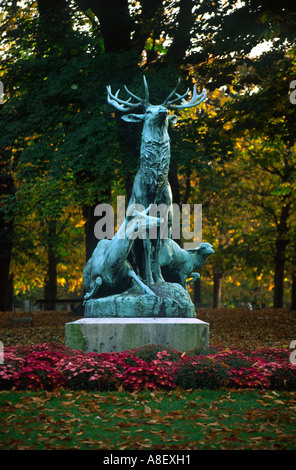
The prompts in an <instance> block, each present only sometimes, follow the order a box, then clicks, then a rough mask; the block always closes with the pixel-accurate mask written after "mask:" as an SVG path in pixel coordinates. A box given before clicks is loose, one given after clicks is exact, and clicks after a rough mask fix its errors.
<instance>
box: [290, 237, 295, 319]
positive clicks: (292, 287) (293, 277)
mask: <svg viewBox="0 0 296 470" xmlns="http://www.w3.org/2000/svg"><path fill="white" fill-rule="evenodd" d="M290 309H291V310H296V242H295V245H294V261H293V266H292V282H291V306H290Z"/></svg>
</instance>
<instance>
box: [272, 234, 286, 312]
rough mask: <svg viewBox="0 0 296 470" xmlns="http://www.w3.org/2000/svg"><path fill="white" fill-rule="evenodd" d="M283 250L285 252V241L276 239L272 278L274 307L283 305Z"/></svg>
mask: <svg viewBox="0 0 296 470" xmlns="http://www.w3.org/2000/svg"><path fill="white" fill-rule="evenodd" d="M285 252H286V242H285V241H282V240H278V241H277V242H276V253H275V257H274V278H273V282H274V291H273V306H274V308H282V307H283V299H284V273H285Z"/></svg>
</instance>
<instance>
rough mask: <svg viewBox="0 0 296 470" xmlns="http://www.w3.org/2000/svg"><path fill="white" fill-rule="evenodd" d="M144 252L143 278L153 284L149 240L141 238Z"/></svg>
mask: <svg viewBox="0 0 296 470" xmlns="http://www.w3.org/2000/svg"><path fill="white" fill-rule="evenodd" d="M143 243H144V253H145V278H146V282H147V284H154V280H153V276H152V270H151V241H150V240H149V239H147V238H146V240H143Z"/></svg>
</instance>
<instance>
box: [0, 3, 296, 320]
mask: <svg viewBox="0 0 296 470" xmlns="http://www.w3.org/2000/svg"><path fill="white" fill-rule="evenodd" d="M0 21H1V25H0V31H1V39H0V54H1V68H0V80H1V81H2V83H3V86H4V99H3V103H2V104H0V167H1V176H0V201H1V208H0V234H1V235H0V257H1V263H0V310H1V311H10V310H11V309H12V302H13V299H17V300H22V299H29V300H33V301H36V300H38V299H42V298H43V299H48V300H52V301H53V300H55V299H76V298H82V296H83V281H82V272H83V268H84V266H85V263H86V260H87V259H88V258H89V257H90V255H91V253H92V251H93V249H94V247H95V246H96V243H97V242H98V240H97V239H96V238H95V236H94V226H95V223H96V222H97V221H98V217H96V216H95V215H94V208H95V207H96V206H97V205H98V204H101V203H108V204H112V205H113V207H114V210H116V197H117V196H118V195H124V196H126V198H127V200H128V198H129V196H130V192H131V188H132V182H133V178H134V176H135V174H136V171H137V168H138V165H139V152H140V138H141V125H139V124H130V123H125V122H124V121H123V120H122V119H121V115H120V113H118V112H114V109H112V107H111V106H110V105H108V103H107V91H106V86H107V85H111V87H112V90H113V91H116V90H117V89H121V96H122V98H123V99H126V98H127V95H126V94H125V91H124V88H123V85H126V86H127V87H128V88H129V90H131V91H132V92H134V93H135V94H136V95H138V96H142V94H143V92H144V90H143V74H145V76H146V78H147V81H148V84H149V90H150V99H151V102H152V103H155V104H156V103H161V102H162V101H164V99H165V98H166V97H167V95H168V94H169V93H170V92H171V91H172V90H173V89H174V87H175V85H176V83H177V80H178V78H179V77H181V79H182V82H181V87H180V93H182V92H183V93H184V92H185V91H186V89H187V87H189V88H190V90H192V87H193V84H196V85H197V88H198V90H199V91H200V90H201V89H203V88H206V89H207V91H208V95H207V100H206V101H205V102H204V103H202V104H201V105H199V106H198V107H197V108H192V109H188V110H184V111H181V112H179V113H178V115H179V120H178V123H177V125H176V126H174V127H172V128H171V129H170V137H171V154H172V157H171V171H170V175H169V179H170V183H171V187H172V192H173V202H174V203H177V204H179V205H180V206H181V205H182V204H185V203H186V204H190V205H191V207H192V208H193V205H194V204H202V211H203V212H202V216H203V218H202V223H203V226H202V229H203V232H202V238H203V241H206V242H209V243H212V245H213V247H214V249H215V252H216V254H215V255H214V256H212V257H210V258H209V260H208V262H207V264H206V265H205V266H204V267H203V268H202V270H201V273H200V274H201V280H200V282H197V283H195V285H194V286H192V287H191V295H192V298H193V300H194V302H195V303H196V305H197V306H199V307H214V308H219V307H250V306H251V305H252V306H253V308H254V306H260V307H275V308H278V309H280V308H289V309H291V310H296V217H295V186H296V154H295V150H296V149H295V135H296V134H295V127H296V119H295V112H296V105H295V103H294V102H293V101H295V99H294V98H293V90H294V88H295V86H294V88H293V80H295V79H296V59H295V40H296V12H295V5H294V4H293V2H292V1H289V0H283V1H281V2H278V1H275V0H272V1H256V0H248V1H233V0H230V1H227V2H226V1H213V0H211V1H208V0H202V1H195V0H142V1H134V0H100V1H98V0H76V1H68V0H54V1H49V0H38V1H31V0H23V1H16V0H3V1H2V2H1V6H0ZM176 114H177V113H176ZM191 212H192V213H193V210H192V211H191ZM115 220H116V219H115ZM180 242H181V244H182V240H180ZM45 307H46V310H51V309H52V310H55V309H56V308H57V307H58V304H55V303H54V302H51V303H49V304H48V305H46V306H45Z"/></svg>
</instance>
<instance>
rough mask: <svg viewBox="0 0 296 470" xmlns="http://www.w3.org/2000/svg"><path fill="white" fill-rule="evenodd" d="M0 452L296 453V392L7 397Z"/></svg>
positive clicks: (0, 401)
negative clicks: (201, 451) (295, 451)
mask: <svg viewBox="0 0 296 470" xmlns="http://www.w3.org/2000/svg"><path fill="white" fill-rule="evenodd" d="M0 405H1V415H2V418H4V422H5V428H3V427H2V428H1V447H0V448H1V449H10V450H14V449H15V450H25V449H28V450H29V449H32V450H62V449H68V450H70V449H79V450H99V449H107V450H155V449H157V450H161V449H162V450H170V451H172V450H213V449H215V450H248V449H249V450H255V449H256V450H283V449H287V450H292V449H295V448H296V444H295V443H296V392H289V393H288V392H272V391H267V392H265V391H245V390H244V391H243V390H241V391H240V390H226V389H225V390H218V391H212V390H195V391H189V392H188V391H187V392H186V391H184V390H179V391H176V390H175V391H173V392H155V393H149V392H140V393H135V394H130V393H124V392H116V393H87V392H84V391H82V392H72V391H67V390H64V389H59V390H56V391H54V392H46V391H40V392H34V393H33V392H15V391H2V392H0Z"/></svg>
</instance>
